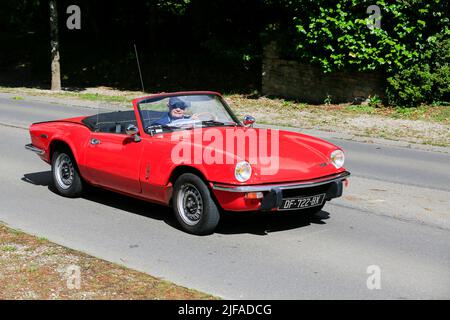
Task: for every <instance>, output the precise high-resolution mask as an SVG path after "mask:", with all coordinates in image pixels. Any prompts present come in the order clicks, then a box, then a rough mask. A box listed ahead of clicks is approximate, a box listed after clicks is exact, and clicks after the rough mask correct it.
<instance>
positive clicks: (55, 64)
mask: <svg viewBox="0 0 450 320" xmlns="http://www.w3.org/2000/svg"><path fill="white" fill-rule="evenodd" d="M49 4H50V47H51V56H52V65H51V70H52V87H51V89H52V90H61V70H60V66H59V40H58V12H57V10H56V0H49Z"/></svg>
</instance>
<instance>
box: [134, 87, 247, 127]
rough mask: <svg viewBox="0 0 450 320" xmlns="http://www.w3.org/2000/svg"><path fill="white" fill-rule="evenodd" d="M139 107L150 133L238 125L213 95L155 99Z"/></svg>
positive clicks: (144, 101) (145, 101) (218, 98)
mask: <svg viewBox="0 0 450 320" xmlns="http://www.w3.org/2000/svg"><path fill="white" fill-rule="evenodd" d="M138 106H139V111H140V114H141V117H142V122H143V125H144V128H145V130H146V131H147V132H150V133H155V132H156V133H157V132H162V131H164V130H166V131H167V130H169V131H173V130H177V129H190V128H196V127H209V126H236V125H239V122H238V120H237V119H236V117H235V116H234V115H233V114H232V113H231V111H230V110H229V108H228V107H227V106H226V105H225V104H224V103H223V102H222V100H221V99H220V97H218V96H216V95H213V94H211V95H208V94H202V95H180V96H170V97H160V98H153V99H148V100H143V101H141V102H139V104H138ZM152 131H153V132H152Z"/></svg>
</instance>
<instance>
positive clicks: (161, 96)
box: [134, 91, 244, 135]
mask: <svg viewBox="0 0 450 320" xmlns="http://www.w3.org/2000/svg"><path fill="white" fill-rule="evenodd" d="M177 96H215V97H217V98H218V100H219V101H220V102H221V103H222V106H223V107H224V109H225V110H226V112H227V113H228V114H229V115H230V117H231V119H232V120H233V121H234V122H235V123H236V126H238V127H243V126H244V125H243V124H242V122H241V121H239V119H238V118H237V117H236V115H235V114H234V112H233V111H232V110H231V108H230V106H229V105H228V103H227V102H226V101H225V99H224V98H223V97H222V95H220V94H218V93H217V92H212V91H188V92H173V93H167V94H157V95H153V96H148V97H143V98H139V99H136V100H135V101H134V102H135V103H136V107H137V111H138V113H139V122H140V123H141V126H142V128H143V131H144V132H145V133H146V134H148V135H153V134H152V133H150V132H148V131H147V130H146V128H145V124H144V120H143V116H142V112H141V107H140V104H141V103H152V102H156V101H159V100H163V99H166V98H169V97H177ZM219 126H221V125H216V126H210V127H219ZM190 129H191V128H183V127H180V128H175V127H174V128H173V130H171V131H164V132H162V133H168V132H173V131H175V130H190Z"/></svg>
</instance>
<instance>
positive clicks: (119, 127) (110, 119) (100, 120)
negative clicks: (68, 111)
mask: <svg viewBox="0 0 450 320" xmlns="http://www.w3.org/2000/svg"><path fill="white" fill-rule="evenodd" d="M164 114H165V112H162V111H153V110H141V115H142V118H143V119H144V127H147V126H148V125H150V124H151V123H152V122H154V121H156V120H158V119H160V118H161V117H162V116H163V115H164ZM82 122H83V123H84V124H85V125H86V126H87V127H89V128H90V129H91V130H92V131H95V132H109V133H123V134H124V133H125V129H126V128H127V126H128V125H130V124H134V125H135V126H137V122H136V116H135V114H134V110H129V111H128V110H127V111H114V112H106V113H99V114H96V115H93V116H89V117H86V118H84V119H83V120H82Z"/></svg>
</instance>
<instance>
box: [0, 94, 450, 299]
mask: <svg viewBox="0 0 450 320" xmlns="http://www.w3.org/2000/svg"><path fill="white" fill-rule="evenodd" d="M95 112H96V110H93V109H86V108H78V107H61V106H58V105H53V104H46V103H35V102H29V101H25V100H11V99H5V98H0V123H1V124H2V125H0V148H1V150H2V151H1V152H0V172H1V175H0V205H1V206H0V220H1V221H3V222H5V223H7V224H9V225H10V226H12V227H15V228H19V229H22V230H24V231H26V232H29V233H32V234H36V235H39V236H43V237H46V238H47V239H49V240H51V241H54V242H56V243H59V244H62V245H65V246H67V247H70V248H73V249H77V250H81V251H83V252H86V253H89V254H91V255H94V256H97V257H100V258H103V259H106V260H109V261H113V262H117V263H120V264H123V265H126V266H128V267H131V268H134V269H137V270H141V271H144V272H148V273H150V274H152V275H155V276H159V277H163V278H165V279H168V280H171V281H173V282H175V283H178V284H181V285H184V286H187V287H191V288H195V289H199V290H202V291H205V292H209V293H212V294H216V295H219V296H221V297H224V298H236V299H269V298H270V299H347V298H348V299H392V298H393V299H405V298H406V299H421V298H433V299H448V298H450V250H449V249H450V231H449V229H448V228H443V227H440V226H439V224H436V223H434V224H433V223H431V222H432V220H426V219H424V220H423V221H421V220H420V219H418V218H417V219H416V217H411V219H404V217H405V215H407V214H408V212H410V211H412V210H413V209H414V210H415V209H417V208H418V207H419V204H420V206H422V202H420V201H426V202H427V203H428V202H430V204H428V206H430V207H431V208H434V207H432V206H433V203H434V202H440V204H439V206H438V207H436V208H438V209H439V210H438V211H439V212H436V213H435V214H436V216H438V215H439V216H442V217H443V219H448V218H449V215H448V212H449V210H450V206H449V203H448V202H447V200H449V198H450V197H449V195H450V193H449V190H450V186H449V181H450V156H449V155H448V154H442V153H433V152H425V151H417V150H410V149H404V148H393V147H388V146H384V145H376V144H363V143H357V142H351V141H343V140H333V139H331V140H333V142H334V143H336V144H338V145H340V146H342V147H344V149H345V150H346V152H347V159H348V162H347V165H346V167H347V168H348V169H349V170H350V171H351V172H352V174H353V176H352V179H353V180H354V181H355V185H356V186H357V188H356V189H350V191H349V193H350V194H351V195H354V197H356V196H360V197H361V198H363V197H365V196H367V193H376V192H377V191H368V190H378V191H379V190H380V187H379V185H380V184H381V185H384V186H385V188H386V190H393V192H392V193H394V191H395V193H396V197H390V195H385V197H386V199H389V200H390V201H388V203H387V204H385V205H384V206H380V205H378V204H377V203H378V202H377V201H374V204H373V206H369V207H367V206H365V204H362V203H361V202H357V201H356V202H355V201H352V199H351V197H347V198H345V197H343V198H340V199H336V200H333V201H332V202H330V203H329V204H327V205H326V206H325V208H324V211H322V212H321V213H320V214H319V215H318V216H317V217H316V218H314V219H312V220H306V219H304V218H303V217H301V216H299V215H292V214H288V215H286V214H282V215H281V214H273V215H262V216H246V215H236V216H228V217H227V218H226V219H225V220H224V221H222V223H221V224H220V226H219V228H218V230H217V232H216V233H215V234H213V235H210V236H206V237H197V236H192V235H188V234H186V233H183V232H181V231H179V230H178V229H177V226H176V223H175V220H174V218H173V217H172V214H171V210H170V209H167V208H164V207H161V206H157V205H152V204H149V203H146V202H142V201H139V200H135V199H131V198H128V197H124V196H120V195H116V194H114V193H111V192H107V191H102V190H94V191H93V192H92V193H90V194H89V195H87V196H85V197H84V198H80V199H66V198H62V197H60V196H58V195H57V194H55V193H54V192H53V189H52V187H51V186H50V182H51V174H50V171H49V169H50V168H49V166H48V165H47V164H45V163H43V162H42V161H41V160H40V159H39V158H38V157H36V156H35V155H33V154H32V153H30V152H28V151H26V150H25V149H24V148H23V146H24V144H26V143H29V137H28V132H27V131H26V130H23V129H21V128H18V127H27V126H28V125H29V124H30V123H31V122H35V121H44V120H50V119H58V118H63V117H71V116H77V115H84V114H92V113H95ZM351 183H352V181H351ZM375 187H376V188H375ZM370 188H372V189H370ZM389 188H391V189H389ZM390 193H391V192H389V194H390ZM412 193H417V194H418V196H412V195H411V194H412ZM422 194H424V195H427V198H426V199H422V200H420V199H419V198H420V196H419V195H422ZM435 195H436V196H435ZM436 199H438V200H436ZM374 200H380V201H384V200H383V199H374ZM402 201H403V202H402ZM397 203H400V204H401V205H398V206H397ZM398 212H402V213H403V214H404V215H402V216H400V217H399V216H398V215H397V213H398ZM405 220H407V221H405ZM433 221H437V220H433ZM429 222H430V223H429ZM371 265H376V266H379V268H380V271H381V289H373V290H370V289H368V287H367V285H366V281H367V279H368V277H369V276H370V274H368V273H367V268H368V267H369V266H371Z"/></svg>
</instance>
